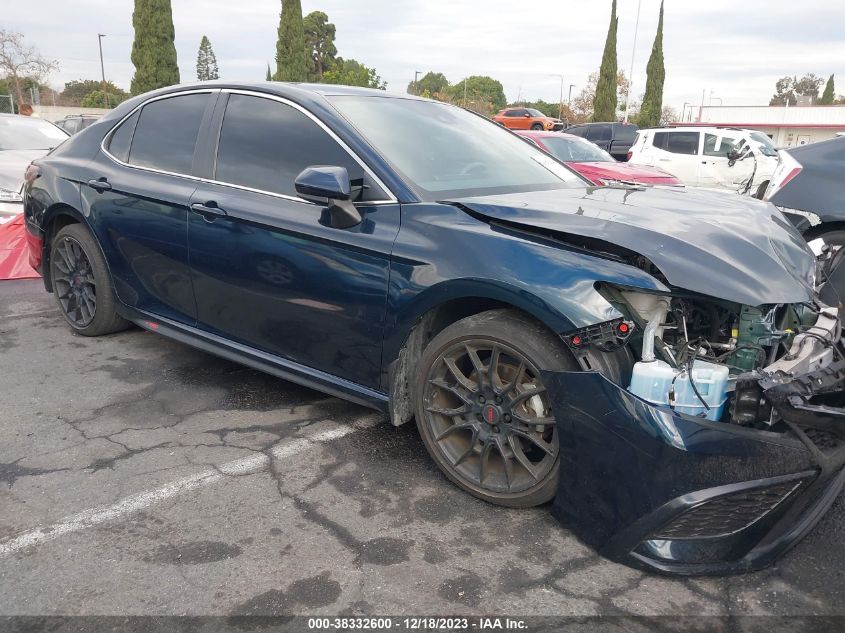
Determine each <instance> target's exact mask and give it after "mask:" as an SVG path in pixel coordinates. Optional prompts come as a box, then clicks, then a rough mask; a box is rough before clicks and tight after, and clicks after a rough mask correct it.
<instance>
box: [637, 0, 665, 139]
mask: <svg viewBox="0 0 845 633" xmlns="http://www.w3.org/2000/svg"><path fill="white" fill-rule="evenodd" d="M646 74H647V78H646V82H645V94H644V95H643V103H642V105H641V106H640V116H639V118H638V120H637V122H638V123H639V126H640V127H654V126H656V125H659V124H660V118H661V117H662V115H663V82H664V81H665V79H666V69H665V68H664V66H663V3H662V2H661V3H660V19H659V20H658V21H657V35H655V36H654V44H653V45H652V47H651V57H649V58H648V65H647V66H646Z"/></svg>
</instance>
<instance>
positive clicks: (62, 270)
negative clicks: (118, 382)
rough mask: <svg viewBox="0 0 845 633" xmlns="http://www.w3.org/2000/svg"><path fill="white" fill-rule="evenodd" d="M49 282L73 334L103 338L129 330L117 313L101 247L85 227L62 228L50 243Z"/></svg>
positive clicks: (71, 226) (70, 225)
mask: <svg viewBox="0 0 845 633" xmlns="http://www.w3.org/2000/svg"><path fill="white" fill-rule="evenodd" d="M50 283H51V284H52V287H53V296H54V297H55V298H56V304H57V305H58V306H59V311H60V312H61V313H62V316H63V317H64V318H65V321H67V323H68V325H70V327H71V328H72V329H73V331H74V332H77V333H78V334H81V335H82V336H102V335H104V334H111V333H113V332H118V331H120V330H125V329H126V328H127V327H129V322H128V321H126V320H125V319H124V318H123V317H121V316H120V315H119V314H118V313H117V312H116V311H115V301H114V295H113V293H112V282H111V275H110V274H109V271H108V268H107V267H106V262H105V259H104V258H103V254H102V253H101V252H100V247H99V245H98V244H97V242H96V241H95V240H94V237H93V236H92V235H91V232H90V231H89V230H88V229H87V228H86V227H85V226H84V225H82V224H69V225H68V226H65V227H63V228H62V229H61V230H60V231H59V232H58V233H57V234H56V237H55V238H53V241H52V243H51V244H50Z"/></svg>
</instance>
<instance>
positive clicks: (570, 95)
mask: <svg viewBox="0 0 845 633" xmlns="http://www.w3.org/2000/svg"><path fill="white" fill-rule="evenodd" d="M574 87H575V84H569V98H568V99H567V100H566V104H567V105H568V106H570V107H572V89H573V88H574Z"/></svg>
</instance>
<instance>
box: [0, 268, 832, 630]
mask: <svg viewBox="0 0 845 633" xmlns="http://www.w3.org/2000/svg"><path fill="white" fill-rule="evenodd" d="M0 385H2V389H0V433H2V435H1V436H0V438H2V439H0V615H151V614H160V615H287V614H330V615H337V614H349V615H364V616H366V615H378V614H392V615H399V614H429V615H447V614H481V613H484V614H491V613H492V614H521V615H582V616H589V615H617V614H636V615H739V614H769V615H843V614H845V600H843V592H845V496H840V498H839V499H838V500H837V502H836V504H835V506H834V507H833V509H832V510H831V512H829V513H828V514H827V516H826V517H825V518H824V519H823V520H822V522H821V523H820V524H819V525H818V527H817V528H816V529H815V531H814V532H813V533H812V534H811V535H810V536H809V538H807V539H806V540H805V541H804V542H803V543H801V544H800V545H799V546H798V547H797V548H795V549H794V550H793V551H792V552H790V553H789V554H788V555H787V556H786V557H785V558H784V559H782V560H781V561H780V562H779V563H778V564H777V565H776V566H774V567H772V568H770V569H767V570H765V571H762V572H758V573H755V574H748V575H744V576H735V577H729V578H697V579H674V578H665V577H660V576H654V575H648V574H644V573H641V572H639V571H635V570H632V569H629V568H627V567H624V566H620V565H616V564H614V563H611V562H608V561H606V560H604V559H602V558H601V557H599V556H597V555H596V554H595V553H594V552H593V551H591V550H590V549H589V548H587V547H586V546H584V545H582V544H581V543H580V542H579V541H578V540H576V539H575V538H574V537H573V536H572V535H571V534H569V533H568V532H566V531H565V530H563V529H561V528H560V527H559V526H558V525H557V523H556V522H555V521H554V520H553V519H552V517H551V516H550V515H549V513H548V510H547V509H546V508H538V509H534V510H530V511H524V510H507V509H503V508H497V507H493V506H490V505H487V504H485V503H483V502H481V501H477V500H475V499H473V498H472V497H469V496H468V495H466V494H464V493H462V492H460V491H459V490H458V489H456V488H455V487H454V486H453V485H451V484H450V483H449V482H447V481H446V480H445V479H444V478H443V477H442V476H441V475H440V474H439V473H438V471H437V470H436V468H435V467H434V466H433V465H432V464H431V463H430V461H429V459H428V457H427V456H426V454H425V450H424V448H423V445H422V443H421V441H420V439H419V438H418V436H417V433H416V429H415V428H414V427H413V426H412V425H406V426H404V427H401V428H398V429H395V428H392V427H391V426H390V425H389V424H388V423H387V421H386V420H385V419H383V418H382V417H381V416H379V415H374V414H373V413H372V412H371V411H369V410H366V409H363V408H360V407H358V406H356V405H352V404H349V403H347V402H343V401H341V400H337V399H335V398H330V397H327V396H324V395H322V394H320V393H317V392H315V391H311V390H309V389H305V388H302V387H298V386H296V385H293V384H291V383H287V382H285V381H282V380H278V379H276V378H272V377H270V376H267V375H264V374H262V373H260V372H257V371H253V370H250V369H247V368H244V367H241V366H239V365H236V364H233V363H230V362H227V361H223V360H220V359H217V358H214V357H212V356H208V355H206V354H203V353H201V352H198V351H195V350H193V349H191V348H189V347H185V346H183V345H180V344H177V343H174V342H171V341H168V340H167V339H165V338H163V337H160V336H157V335H154V334H150V333H146V332H143V331H141V330H138V329H132V330H129V331H126V332H123V333H120V334H116V335H112V336H107V337H103V338H98V339H86V338H83V337H79V336H76V335H73V334H72V333H71V332H70V331H69V329H68V328H67V327H66V326H65V325H64V323H63V321H62V320H61V318H60V317H59V315H58V313H57V310H56V309H55V308H54V305H53V302H52V297H51V296H50V295H48V294H46V293H45V292H44V291H43V286H42V285H41V282H40V281H16V282H3V283H0Z"/></svg>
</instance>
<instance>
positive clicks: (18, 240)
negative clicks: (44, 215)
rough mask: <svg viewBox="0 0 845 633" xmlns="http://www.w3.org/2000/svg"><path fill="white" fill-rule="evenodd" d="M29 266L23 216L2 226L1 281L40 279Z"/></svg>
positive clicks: (0, 234) (0, 239) (0, 238)
mask: <svg viewBox="0 0 845 633" xmlns="http://www.w3.org/2000/svg"><path fill="white" fill-rule="evenodd" d="M40 276H41V275H39V274H38V273H37V272H36V271H35V269H34V268H33V267H32V266H30V265H29V252H28V251H27V248H26V227H25V226H24V224H23V216H22V215H19V216H17V217H15V219H14V220H9V221H8V222H5V223H4V224H0V280H2V279H33V278H35V277H40Z"/></svg>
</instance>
